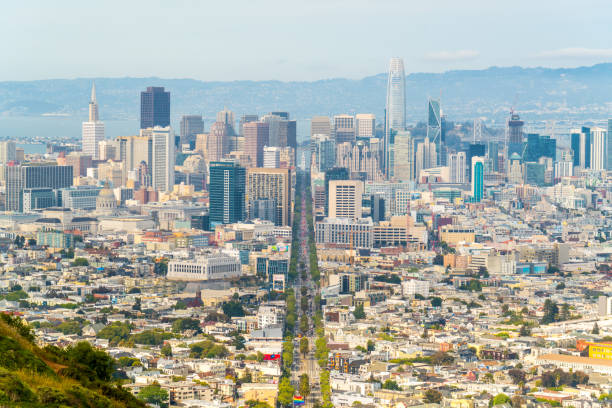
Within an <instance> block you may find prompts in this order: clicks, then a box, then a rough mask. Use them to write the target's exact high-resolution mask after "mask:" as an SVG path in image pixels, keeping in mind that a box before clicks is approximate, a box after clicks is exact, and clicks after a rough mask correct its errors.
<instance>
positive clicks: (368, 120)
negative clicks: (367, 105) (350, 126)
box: [355, 113, 376, 139]
mask: <svg viewBox="0 0 612 408" xmlns="http://www.w3.org/2000/svg"><path fill="white" fill-rule="evenodd" d="M355 136H356V138H357V139H371V138H373V137H375V136H376V116H375V115H373V114H371V113H359V114H357V115H355Z"/></svg>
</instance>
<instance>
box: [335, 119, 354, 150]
mask: <svg viewBox="0 0 612 408" xmlns="http://www.w3.org/2000/svg"><path fill="white" fill-rule="evenodd" d="M333 134H334V140H335V141H336V145H339V144H340V143H345V142H350V143H352V142H354V141H355V118H354V117H352V116H351V115H336V116H334V127H333Z"/></svg>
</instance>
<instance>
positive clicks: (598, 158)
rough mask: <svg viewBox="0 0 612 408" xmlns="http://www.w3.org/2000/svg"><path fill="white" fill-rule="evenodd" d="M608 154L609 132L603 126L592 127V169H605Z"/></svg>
mask: <svg viewBox="0 0 612 408" xmlns="http://www.w3.org/2000/svg"><path fill="white" fill-rule="evenodd" d="M607 154H608V133H607V132H606V130H605V129H602V128H598V127H597V128H591V169H593V170H605V169H606V167H607V164H608V163H607Z"/></svg>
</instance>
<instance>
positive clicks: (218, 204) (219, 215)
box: [208, 161, 246, 229]
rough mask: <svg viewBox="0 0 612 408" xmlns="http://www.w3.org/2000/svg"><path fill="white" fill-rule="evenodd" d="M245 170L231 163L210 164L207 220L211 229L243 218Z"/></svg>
mask: <svg viewBox="0 0 612 408" xmlns="http://www.w3.org/2000/svg"><path fill="white" fill-rule="evenodd" d="M245 182H246V169H245V168H244V167H242V166H240V165H239V164H237V163H236V162H233V161H214V162H211V163H210V185H209V188H208V191H209V202H210V210H209V220H210V226H211V229H214V228H215V226H217V225H219V224H231V223H235V222H239V221H243V220H244V218H245V208H244V203H245V200H244V197H245Z"/></svg>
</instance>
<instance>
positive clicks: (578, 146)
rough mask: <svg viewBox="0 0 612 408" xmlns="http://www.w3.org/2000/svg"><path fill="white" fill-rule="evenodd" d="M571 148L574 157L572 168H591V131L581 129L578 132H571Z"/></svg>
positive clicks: (586, 128)
mask: <svg viewBox="0 0 612 408" xmlns="http://www.w3.org/2000/svg"><path fill="white" fill-rule="evenodd" d="M570 134H571V147H572V152H573V155H574V166H575V167H582V168H583V169H590V168H591V151H592V147H591V129H590V128H588V127H583V128H582V129H580V130H577V129H576V130H572V131H571V132H570Z"/></svg>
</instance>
